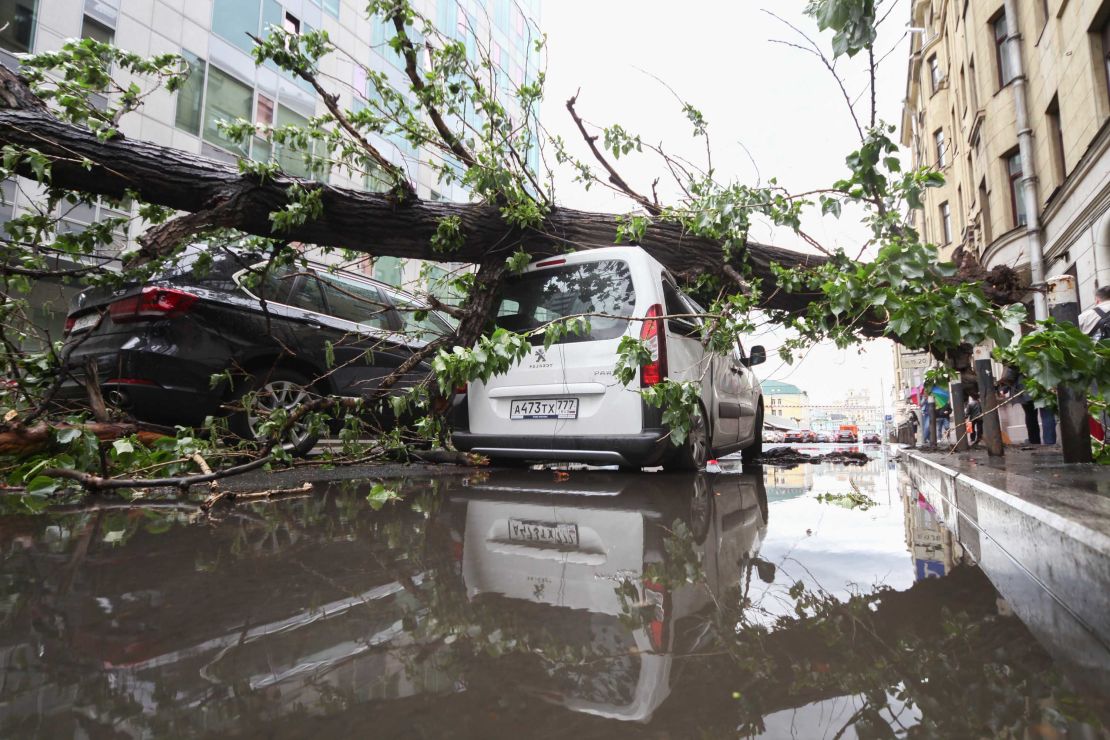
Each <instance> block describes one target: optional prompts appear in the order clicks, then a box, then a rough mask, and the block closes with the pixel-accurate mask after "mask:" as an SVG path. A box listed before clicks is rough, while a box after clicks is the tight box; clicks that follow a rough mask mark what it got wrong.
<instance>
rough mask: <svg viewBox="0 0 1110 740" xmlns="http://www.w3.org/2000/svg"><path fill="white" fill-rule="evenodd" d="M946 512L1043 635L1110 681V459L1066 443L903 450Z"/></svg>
mask: <svg viewBox="0 0 1110 740" xmlns="http://www.w3.org/2000/svg"><path fill="white" fill-rule="evenodd" d="M899 457H900V459H901V460H902V461H903V464H904V466H905V468H906V470H907V473H908V474H909V476H910V479H911V481H912V482H913V484H914V485H915V486H916V487H917V489H918V491H919V493H920V494H921V495H922V496H923V497H924V498H925V499H926V500H927V501H928V502H929V504H930V506H932V507H933V508H934V509H935V511H936V514H937V516H938V517H939V518H941V519H942V520H943V521H944V523H945V524H946V526H948V528H949V529H951V530H952V531H953V532H954V533H955V534H956V537H957V539H958V540H959V541H960V544H961V545H963V547H964V548H965V549H966V550H967V552H968V553H970V555H971V556H972V557H973V558H974V560H975V561H976V562H977V563H978V564H979V566H980V567H981V568H982V569H983V570H984V572H986V574H987V576H988V577H989V578H990V579H991V581H992V582H993V583H994V585H995V587H996V588H998V590H999V592H1000V593H1001V594H1002V595H1003V596H1004V597H1005V598H1006V600H1007V602H1008V604H1009V606H1010V608H1012V609H1013V610H1014V612H1015V613H1016V614H1017V615H1018V616H1019V617H1020V618H1021V619H1022V621H1023V622H1025V624H1026V625H1027V626H1028V627H1029V628H1030V630H1031V631H1032V632H1033V633H1034V634H1035V635H1036V636H1037V637H1038V639H1039V640H1040V641H1041V643H1042V644H1044V645H1045V647H1046V648H1048V649H1049V650H1050V651H1051V652H1054V653H1056V654H1057V657H1058V658H1059V659H1062V660H1065V661H1067V662H1068V663H1070V664H1071V665H1072V666H1073V668H1074V669H1075V670H1076V671H1077V672H1078V673H1079V674H1080V675H1081V676H1082V677H1083V678H1084V679H1085V680H1086V681H1087V682H1089V683H1092V684H1094V685H1098V686H1102V687H1108V686H1110V468H1107V467H1106V466H1099V465H1067V464H1065V463H1064V462H1063V461H1062V460H1061V458H1060V450H1059V448H1052V447H1038V448H1033V449H1024V450H1023V449H1021V448H1018V447H1007V448H1006V455H1005V456H1004V457H1003V458H990V457H989V456H988V455H987V453H986V451H985V450H974V451H971V452H967V453H960V454H956V453H952V454H947V453H944V452H925V451H920V450H916V449H904V450H901V451H900V454H899Z"/></svg>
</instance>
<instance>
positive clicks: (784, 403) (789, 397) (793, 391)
mask: <svg viewBox="0 0 1110 740" xmlns="http://www.w3.org/2000/svg"><path fill="white" fill-rule="evenodd" d="M760 385H761V387H762V388H763V405H764V408H765V409H766V413H767V415H768V416H774V417H780V418H781V419H783V420H785V421H788V422H793V424H794V426H795V428H798V429H809V424H810V412H809V394H808V393H806V392H805V391H803V390H802V389H801V388H799V387H798V386H796V385H792V384H790V383H784V382H782V381H780V380H764V381H763V382H762V383H761V384H760Z"/></svg>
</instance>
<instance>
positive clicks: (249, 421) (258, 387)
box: [228, 368, 320, 457]
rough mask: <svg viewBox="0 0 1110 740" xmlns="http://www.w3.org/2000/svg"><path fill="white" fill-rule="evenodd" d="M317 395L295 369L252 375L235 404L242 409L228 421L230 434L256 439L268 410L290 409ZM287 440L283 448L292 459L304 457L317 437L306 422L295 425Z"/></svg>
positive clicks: (316, 440)
mask: <svg viewBox="0 0 1110 740" xmlns="http://www.w3.org/2000/svg"><path fill="white" fill-rule="evenodd" d="M251 394H254V403H253V404H252V405H251V408H246V404H245V399H246V398H247V397H248V396H250V395H251ZM316 396H317V394H316V392H315V391H314V390H313V389H312V383H311V381H309V379H308V378H306V377H305V376H304V375H303V374H301V373H299V372H297V371H296V370H290V369H287V368H277V369H275V370H272V371H269V372H266V371H263V372H262V373H260V374H258V375H253V376H251V378H250V380H249V381H248V382H247V384H246V387H245V388H244V389H243V391H242V392H241V393H240V394H239V395H238V397H237V398H236V405H237V406H243V408H240V409H239V410H237V411H235V413H233V414H232V415H231V418H230V419H229V420H228V426H229V427H230V428H231V431H232V432H234V433H235V434H237V435H238V436H239V437H240V438H242V439H248V440H255V441H260V440H259V433H258V429H259V427H260V426H261V424H262V422H263V421H264V419H265V416H266V413H267V412H268V411H271V410H274V409H277V408H279V407H280V408H285V409H293V408H296V407H297V406H299V405H300V404H301V403H304V402H305V401H308V400H311V399H312V398H315V397H316ZM286 435H287V439H286V441H284V442H283V443H282V446H283V447H284V448H285V449H287V450H288V451H289V453H290V454H292V455H293V456H295V457H303V456H304V455H306V454H308V452H309V451H310V450H311V449H312V448H313V447H315V446H316V443H317V442H318V441H319V440H320V435H319V434H313V433H310V432H309V431H308V424H307V423H298V424H295V425H294V426H293V428H292V429H290V430H288V431H287V432H286Z"/></svg>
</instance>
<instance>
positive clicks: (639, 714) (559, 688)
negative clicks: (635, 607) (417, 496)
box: [452, 472, 767, 721]
mask: <svg viewBox="0 0 1110 740" xmlns="http://www.w3.org/2000/svg"><path fill="white" fill-rule="evenodd" d="M683 486H686V487H687V489H688V493H687V494H686V495H682V494H681V493H679V492H678V491H676V490H675V489H676V488H678V489H681V488H682V487H683ZM452 502H453V505H454V506H456V507H460V508H459V509H456V512H455V513H456V515H457V516H458V517H459V519H460V520H461V521H462V522H464V527H465V529H464V531H463V533H462V545H463V552H462V571H463V580H464V584H465V587H466V593H467V596H468V597H469V598H470V599H472V600H473V599H495V600H497V601H498V602H499V604H500V605H501V606H502V607H503V608H510V604H511V602H513V601H515V602H517V603H518V604H519V605H520V609H519V610H520V612H521V613H522V614H524V615H528V616H530V617H531V618H533V619H534V620H536V621H537V622H538V624H539V626H542V627H543V628H544V629H547V630H549V631H551V632H552V633H553V634H561V633H566V632H567V631H568V630H569V632H570V634H573V635H575V641H576V645H575V647H576V648H578V649H582V648H583V647H585V648H586V649H587V650H588V651H593V652H594V653H596V654H597V655H598V656H600V657H604V659H603V660H596V661H587V663H586V664H585V665H586V667H578V668H567V667H560V668H557V669H553V670H549V673H550V680H549V681H548V682H547V683H545V685H543V686H537V687H531V688H532V690H534V691H535V692H536V693H537V694H538V695H539V696H541V697H543V698H544V699H546V700H548V701H552V702H555V703H558V704H561V705H564V706H566V707H567V708H569V709H572V710H575V711H579V712H585V713H589V714H595V715H599V716H603V717H610V718H614V719H623V720H640V721H647V720H648V719H650V718H651V716H652V714H653V713H654V712H655V710H656V709H657V708H658V707H659V705H660V704H662V702H663V700H664V699H666V698H667V696H668V695H669V693H670V684H671V669H672V661H673V656H674V655H675V654H678V655H681V654H684V653H689V652H693V651H695V650H696V649H697V648H698V647H699V646H700V645H701V644H702V643H703V642H705V641H706V640H707V639H708V638H709V636H710V625H711V624H712V619H711V617H709V616H708V615H706V613H705V612H706V610H707V609H709V608H711V605H712V603H713V601H714V599H720V598H721V596H722V595H723V593H724V592H725V591H726V590H729V589H735V590H738V589H739V587H740V578H741V571H742V569H743V568H744V567H746V566H747V565H748V564H750V563H751V561H752V559H753V558H754V557H755V556H756V554H757V553H758V551H759V546H760V544H761V542H762V540H763V536H764V534H765V531H766V522H767V509H766V506H767V502H766V494H765V491H764V488H763V478H762V475H759V474H756V475H723V476H715V477H713V478H711V477H710V476H706V475H703V474H694V475H690V476H689V479H688V483H687V482H686V481H685V479H682V480H676V479H675V478H672V477H670V476H657V475H635V476H629V475H621V474H617V473H601V472H596V473H590V474H589V475H586V476H581V477H577V478H572V479H571V481H568V482H565V483H558V484H545V483H544V482H542V481H537V480H536V478H535V476H531V477H528V476H525V475H515V476H514V475H507V474H497V475H494V476H492V477H491V478H490V479H488V480H487V481H483V482H481V483H478V484H476V485H472V486H471V488H470V492H469V493H467V494H465V495H460V496H455V497H453V498H452ZM461 507H465V512H464V511H463V510H462V508H461ZM676 519H677V520H680V521H682V522H683V523H684V524H685V525H686V528H687V530H688V533H689V534H688V537H689V539H690V542H689V544H690V545H691V547H692V549H693V554H694V556H695V558H696V559H697V561H698V564H699V566H700V568H701V569H702V570H703V571H704V574H705V581H706V584H705V586H703V585H700V584H698V585H691V584H684V585H681V586H678V587H676V588H673V589H669V588H667V586H666V585H664V584H661V583H655V582H651V581H647V580H645V571H646V570H647V569H648V568H650V567H651V566H656V567H660V566H664V565H666V562H665V561H666V558H667V557H668V556H667V550H666V548H665V541H666V538H667V536H668V532H669V531H670V530H671V527H672V525H673V524H674V522H675V520H676ZM622 584H630V585H631V587H632V588H633V589H635V597H634V598H635V599H638V600H639V602H640V604H641V605H642V606H647V607H648V608H647V609H646V612H647V616H648V618H647V619H645V621H644V623H640V622H639V621H638V620H637V619H635V618H632V619H630V618H629V615H628V610H629V603H628V601H627V599H626V600H625V601H624V602H622V598H621V596H620V595H619V594H618V589H619V588H621V587H622ZM706 586H707V587H708V588H706ZM627 588H628V586H627V585H626V586H624V589H627ZM503 599H504V601H503ZM506 601H507V602H510V604H506V603H505V602H506ZM537 607H538V609H539V610H537Z"/></svg>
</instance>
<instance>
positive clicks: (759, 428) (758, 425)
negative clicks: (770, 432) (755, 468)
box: [740, 404, 763, 463]
mask: <svg viewBox="0 0 1110 740" xmlns="http://www.w3.org/2000/svg"><path fill="white" fill-rule="evenodd" d="M752 437H753V439H752V443H751V444H750V445H748V446H747V447H745V448H744V451H743V452H741V453H740V459H741V460H743V461H744V462H745V463H751V462H755V461H756V460H758V459H759V458H760V457H762V456H763V404H760V405H759V411H758V412H757V413H756V415H755V432H754V434H753V435H752Z"/></svg>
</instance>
